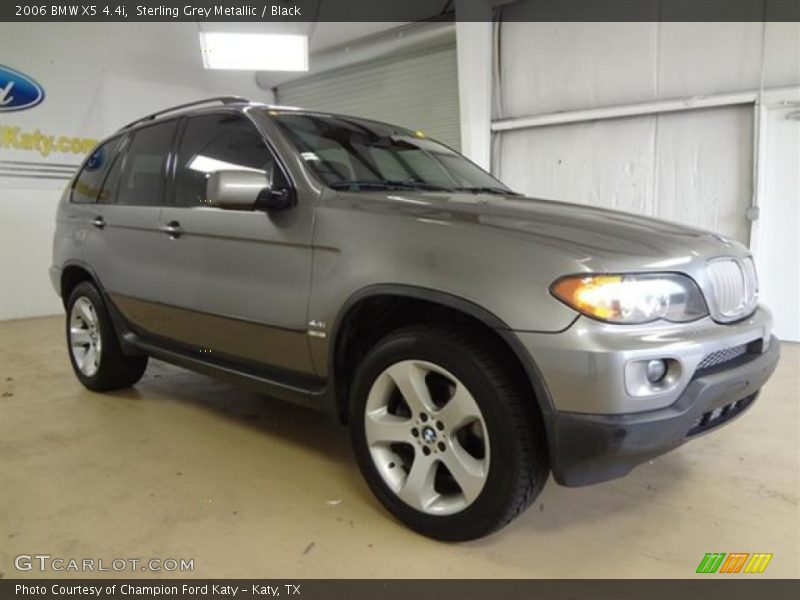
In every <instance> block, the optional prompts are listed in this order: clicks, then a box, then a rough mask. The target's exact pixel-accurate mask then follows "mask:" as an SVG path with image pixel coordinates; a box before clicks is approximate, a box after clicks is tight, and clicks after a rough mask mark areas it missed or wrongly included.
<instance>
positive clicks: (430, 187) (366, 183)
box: [328, 179, 453, 192]
mask: <svg viewBox="0 0 800 600" xmlns="http://www.w3.org/2000/svg"><path fill="white" fill-rule="evenodd" d="M328 185H329V186H330V187H332V188H333V189H335V190H344V189H348V188H351V187H361V188H370V187H371V188H377V189H381V190H391V189H406V190H426V191H430V192H452V191H453V188H447V187H443V186H440V185H436V184H433V183H426V182H425V181H416V180H413V179H410V180H407V181H395V180H392V179H345V180H344V181H334V182H332V183H329V184H328Z"/></svg>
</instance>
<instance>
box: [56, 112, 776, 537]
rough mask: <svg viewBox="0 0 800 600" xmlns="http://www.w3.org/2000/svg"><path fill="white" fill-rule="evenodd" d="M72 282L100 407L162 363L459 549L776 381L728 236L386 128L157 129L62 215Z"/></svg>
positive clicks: (741, 261) (79, 333) (90, 177)
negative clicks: (554, 197) (617, 205)
mask: <svg viewBox="0 0 800 600" xmlns="http://www.w3.org/2000/svg"><path fill="white" fill-rule="evenodd" d="M50 273H51V277H52V282H53V285H54V286H55V289H56V290H57V291H58V292H59V293H60V294H61V296H62V298H63V299H64V306H65V308H66V313H67V318H66V337H67V347H68V349H69V356H70V360H71V362H72V366H73V368H74V371H75V374H76V376H77V377H78V379H79V380H80V381H81V383H83V384H84V385H85V386H86V387H88V388H89V389H92V390H96V391H104V390H113V389H116V388H120V387H124V386H130V385H133V384H135V383H136V382H137V381H138V380H139V379H140V378H141V376H142V374H143V372H144V370H145V367H146V365H147V360H148V357H151V356H152V357H154V358H157V359H161V360H164V361H168V362H171V363H174V364H177V365H180V366H183V367H186V368H189V369H193V370H196V371H200V372H203V373H207V374H210V375H214V376H218V377H222V378H226V379H229V380H231V381H234V382H238V383H242V384H245V385H248V386H252V387H255V388H256V389H257V390H260V391H262V392H264V393H266V394H269V395H271V396H275V397H280V398H283V399H286V400H289V401H292V402H297V403H300V404H303V405H305V406H308V407H312V408H316V409H319V410H324V411H327V412H329V413H331V414H332V415H334V416H335V417H336V418H338V419H339V420H341V421H342V422H343V423H347V424H349V426H350V431H351V432H352V441H353V447H354V451H355V455H356V458H357V460H358V463H359V466H360V468H361V470H362V472H363V474H364V477H365V478H366V481H367V482H368V484H369V486H370V487H371V489H372V490H373V492H374V493H375V495H376V496H377V498H378V499H379V500H380V501H381V502H382V503H383V504H384V505H385V506H386V508H387V509H388V510H389V511H390V512H391V513H393V514H394V515H395V516H396V517H397V518H399V519H400V520H401V521H402V522H404V523H405V524H407V525H408V526H409V527H411V528H413V529H415V530H417V531H419V532H422V533H424V534H426V535H429V536H432V537H435V538H439V539H445V540H464V539H471V538H476V537H480V536H483V535H486V534H488V533H490V532H492V531H494V530H496V529H498V528H500V527H502V526H503V525H505V524H506V523H508V522H510V521H511V520H512V519H513V518H514V517H515V516H517V515H518V514H520V513H521V512H522V511H523V510H524V509H525V508H526V507H527V506H529V505H530V504H531V502H532V501H533V499H534V498H535V497H536V496H537V494H538V493H539V492H540V491H541V489H542V487H543V486H544V483H545V480H546V479H547V477H548V475H549V473H550V471H552V473H553V476H554V478H555V480H556V481H557V482H559V483H561V484H563V485H569V486H578V485H584V484H590V483H595V482H599V481H605V480H608V479H612V478H616V477H620V476H623V475H625V474H626V473H628V472H629V471H630V470H631V469H632V468H633V467H635V466H636V465H637V464H639V463H642V462H643V461H647V460H649V459H651V458H652V457H654V456H657V455H659V454H662V453H664V452H666V451H668V450H670V449H672V448H675V447H676V446H679V445H680V444H682V443H684V442H686V441H687V440H690V439H692V438H694V437H696V436H699V435H702V434H704V433H706V432H708V431H711V430H713V429H715V428H717V427H719V426H721V425H723V424H726V423H728V422H730V421H731V420H733V419H734V418H736V417H738V416H739V415H741V414H742V413H743V412H745V411H746V410H747V409H748V408H749V407H750V406H751V405H752V404H753V402H754V401H755V399H756V397H757V396H758V392H759V390H760V388H761V387H762V386H763V385H764V383H765V382H766V381H767V379H768V378H769V377H770V375H771V374H772V372H773V370H774V368H775V365H776V363H777V361H778V355H779V345H778V344H777V343H776V341H775V339H774V338H773V337H772V336H771V333H770V330H771V319H770V313H769V312H768V310H767V309H766V308H764V307H763V306H759V305H758V304H757V291H758V290H757V282H756V274H755V270H754V266H753V260H752V257H751V256H750V254H749V252H748V250H747V249H746V248H745V247H743V246H742V245H740V244H738V243H736V242H734V241H731V240H728V239H726V238H724V237H722V236H719V235H715V234H713V233H708V232H705V231H699V230H696V229H691V228H688V227H684V226H681V225H676V224H673V223H665V222H660V221H656V220H652V219H647V218H643V217H638V216H633V215H629V214H623V213H619V212H611V211H607V210H599V209H596V208H590V207H586V206H578V205H570V204H565V203H561V202H549V201H544V200H539V199H535V198H526V197H522V196H520V195H519V194H516V193H514V192H512V191H511V190H509V189H508V188H507V187H506V186H505V185H503V184H502V183H501V182H499V181H498V180H496V179H495V178H493V177H492V176H491V175H489V174H488V173H486V172H484V171H482V170H481V169H480V168H478V167H477V166H476V165H474V164H472V163H471V162H469V161H468V160H466V159H465V158H464V157H462V156H460V155H459V154H458V153H456V152H454V151H453V150H451V149H449V148H447V147H446V146H443V145H442V144H439V143H437V142H435V141H433V140H431V139H428V138H426V136H425V135H424V133H422V132H419V131H410V130H407V129H404V128H401V127H394V126H391V125H387V124H384V123H378V122H374V121H370V120H366V119H359V118H352V117H346V116H339V115H333V114H326V113H320V112H312V111H304V110H298V109H288V108H284V107H271V106H265V105H262V104H255V103H250V102H247V101H245V100H242V99H240V98H227V97H226V98H214V99H210V100H206V101H203V102H199V103H193V104H192V105H184V106H180V107H175V108H172V109H168V110H166V111H162V112H160V113H156V114H153V115H149V116H147V117H145V118H143V119H141V120H139V121H136V122H134V123H132V124H130V125H128V126H126V127H124V128H122V129H121V130H120V131H118V132H117V133H115V134H114V135H112V136H111V137H109V138H108V139H107V140H105V141H104V142H102V143H101V144H100V145H99V146H98V147H97V148H96V149H95V150H94V151H93V153H92V154H91V155H90V156H89V157H88V158H87V159H86V161H85V162H84V163H83V165H82V166H81V168H80V170H79V171H78V173H77V174H76V176H75V177H74V179H73V180H72V181H71V183H70V184H69V186H68V187H67V189H66V190H65V192H64V195H63V198H62V200H61V203H60V205H59V207H58V215H57V229H56V234H55V241H54V248H53V266H52V268H51V271H50Z"/></svg>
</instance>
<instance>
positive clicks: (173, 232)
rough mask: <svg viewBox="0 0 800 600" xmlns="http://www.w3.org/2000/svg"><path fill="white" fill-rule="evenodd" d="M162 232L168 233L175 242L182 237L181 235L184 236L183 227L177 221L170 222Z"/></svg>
mask: <svg viewBox="0 0 800 600" xmlns="http://www.w3.org/2000/svg"><path fill="white" fill-rule="evenodd" d="M161 231H163V232H164V233H166V234H167V235H168V236H169V237H170V238H172V239H173V240H175V239H178V238H179V237H181V235H183V227H181V224H180V223H178V222H177V221H170V222H169V223H167V224H166V225H164V227H162V228H161Z"/></svg>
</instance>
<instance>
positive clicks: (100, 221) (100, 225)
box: [92, 215, 106, 229]
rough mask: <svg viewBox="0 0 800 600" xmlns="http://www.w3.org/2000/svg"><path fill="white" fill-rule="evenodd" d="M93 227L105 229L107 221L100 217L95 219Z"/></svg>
mask: <svg viewBox="0 0 800 600" xmlns="http://www.w3.org/2000/svg"><path fill="white" fill-rule="evenodd" d="M92 225H94V226H95V227H97V228H98V229H102V228H103V227H105V226H106V220H105V219H104V218H103V217H102V216H100V215H98V216H96V217H95V218H94V219H92Z"/></svg>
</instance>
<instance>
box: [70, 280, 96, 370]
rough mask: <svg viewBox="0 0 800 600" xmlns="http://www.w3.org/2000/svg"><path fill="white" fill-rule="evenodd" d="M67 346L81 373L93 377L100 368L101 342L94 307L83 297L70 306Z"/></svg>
mask: <svg viewBox="0 0 800 600" xmlns="http://www.w3.org/2000/svg"><path fill="white" fill-rule="evenodd" d="M69 344H70V351H71V352H72V358H73V359H74V360H75V364H76V365H77V366H78V369H79V370H80V372H81V373H83V374H84V375H86V377H93V376H94V375H95V373H97V369H98V368H99V366H100V358H101V355H102V352H103V340H102V337H101V335H100V327H99V320H98V318H97V312H96V311H95V308H94V306H93V305H92V303H91V302H90V301H89V299H88V298H86V297H85V296H81V297H80V298H78V299H77V300H75V302H74V303H73V305H72V310H71V311H70V315H69Z"/></svg>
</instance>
